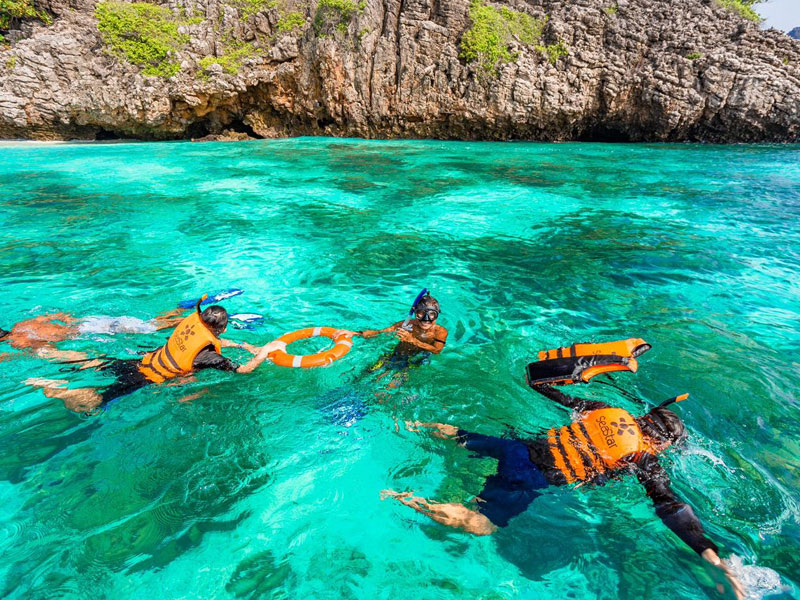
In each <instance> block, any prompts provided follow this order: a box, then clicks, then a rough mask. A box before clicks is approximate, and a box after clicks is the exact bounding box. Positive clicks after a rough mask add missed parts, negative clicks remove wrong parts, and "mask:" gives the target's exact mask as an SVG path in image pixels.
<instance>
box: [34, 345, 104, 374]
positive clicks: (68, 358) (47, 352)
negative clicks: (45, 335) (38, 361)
mask: <svg viewBox="0 0 800 600" xmlns="http://www.w3.org/2000/svg"><path fill="white" fill-rule="evenodd" d="M33 354H34V356H38V357H39V358H45V359H47V360H56V361H60V362H80V361H86V362H85V363H84V364H82V365H81V366H80V367H79V368H78V370H79V371H81V370H83V369H95V368H97V367H100V366H103V365H104V364H105V362H104V361H102V360H100V359H97V358H95V359H92V360H89V355H88V354H86V353H85V352H77V351H75V350H58V349H56V347H55V346H50V345H47V346H42V347H41V348H37V349H36V350H34V351H33Z"/></svg>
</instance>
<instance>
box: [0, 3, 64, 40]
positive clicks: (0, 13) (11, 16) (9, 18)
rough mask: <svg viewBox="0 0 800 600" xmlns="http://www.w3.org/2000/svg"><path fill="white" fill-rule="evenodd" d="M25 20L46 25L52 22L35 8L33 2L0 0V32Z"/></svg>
mask: <svg viewBox="0 0 800 600" xmlns="http://www.w3.org/2000/svg"><path fill="white" fill-rule="evenodd" d="M25 19H36V20H39V21H42V22H43V23H45V24H47V25H50V23H52V22H53V20H52V19H51V18H50V15H49V14H47V13H46V12H45V11H44V10H42V9H39V8H36V6H35V5H34V2H33V0H0V31H8V30H9V29H11V28H12V27H13V26H14V25H16V24H18V23H19V22H20V21H24V20H25ZM3 39H4V38H3Z"/></svg>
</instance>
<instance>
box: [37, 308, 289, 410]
mask: <svg viewBox="0 0 800 600" xmlns="http://www.w3.org/2000/svg"><path fill="white" fill-rule="evenodd" d="M204 298H205V296H204ZM201 301H202V299H201ZM227 326H228V312H227V311H226V310H225V309H224V308H223V307H222V306H218V305H214V306H209V307H208V308H206V309H205V310H204V311H203V312H202V313H201V312H200V301H198V302H197V306H196V310H195V311H194V312H193V313H192V314H191V315H189V316H188V317H185V318H184V319H182V320H181V321H180V323H178V326H177V327H176V328H175V331H173V332H172V335H171V336H170V337H169V340H167V343H166V344H164V345H163V346H161V347H160V348H158V349H156V350H153V351H151V352H148V353H147V354H145V355H144V357H143V358H142V359H141V360H140V359H130V360H125V359H111V360H110V361H105V362H103V363H101V364H99V365H97V366H95V367H94V368H96V369H97V370H99V371H101V372H107V373H110V374H111V375H114V376H115V377H116V381H115V382H114V383H112V384H110V385H108V386H106V387H105V388H99V389H97V388H77V389H68V388H64V387H62V386H63V385H64V384H66V383H67V382H66V381H64V380H52V379H38V378H31V379H28V380H27V381H26V383H27V384H28V385H32V386H35V387H41V388H43V391H44V395H45V396H47V397H48V398H58V399H60V400H63V402H64V406H66V407H67V408H68V409H70V410H73V411H75V412H90V411H94V410H96V409H98V408H100V407H102V406H104V405H105V404H107V403H109V402H111V401H112V400H115V399H117V398H120V397H122V396H126V395H128V394H131V393H133V392H135V391H136V390H138V389H141V388H143V387H145V386H147V385H150V384H151V383H164V382H166V381H170V380H173V379H177V378H181V377H187V376H189V375H191V374H192V373H193V372H195V371H199V370H202V369H218V370H221V371H235V372H236V373H250V372H251V371H253V370H255V369H256V367H258V366H259V365H260V364H261V363H263V362H264V361H265V360H266V359H267V357H268V355H269V354H270V353H272V352H274V351H275V350H278V349H282V348H283V347H284V344H283V343H281V342H271V343H269V344H267V345H266V346H263V347H261V348H258V347H256V346H252V345H251V344H246V343H242V344H239V343H236V342H232V341H229V340H222V339H220V337H219V336H220V335H222V334H223V333H224V332H225V330H226V329H227ZM235 347H238V348H243V349H245V350H247V351H248V352H250V353H251V354H253V358H252V359H250V360H249V361H248V362H247V363H246V364H244V365H240V364H238V363H236V362H234V361H232V360H231V359H229V358H226V357H224V356H222V353H221V350H222V348H235Z"/></svg>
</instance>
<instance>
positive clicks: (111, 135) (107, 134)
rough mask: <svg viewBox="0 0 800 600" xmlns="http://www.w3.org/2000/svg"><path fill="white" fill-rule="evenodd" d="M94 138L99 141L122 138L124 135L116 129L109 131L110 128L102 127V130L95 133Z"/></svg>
mask: <svg viewBox="0 0 800 600" xmlns="http://www.w3.org/2000/svg"><path fill="white" fill-rule="evenodd" d="M94 139H95V141H97V142H108V141H111V140H121V139H122V136H121V135H119V134H118V133H116V132H114V131H109V130H108V129H101V130H100V131H98V132H97V133H95V134H94Z"/></svg>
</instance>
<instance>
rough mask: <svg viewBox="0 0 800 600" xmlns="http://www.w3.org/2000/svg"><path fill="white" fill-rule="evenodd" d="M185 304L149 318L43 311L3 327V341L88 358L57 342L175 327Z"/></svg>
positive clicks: (55, 356)
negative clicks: (58, 344) (60, 345)
mask: <svg viewBox="0 0 800 600" xmlns="http://www.w3.org/2000/svg"><path fill="white" fill-rule="evenodd" d="M185 312H186V309H184V308H176V309H173V310H170V311H167V312H165V313H163V314H160V315H158V316H157V317H155V318H154V319H151V320H149V321H143V320H141V319H137V318H135V317H86V318H83V319H77V318H75V317H73V316H72V315H70V314H68V313H64V312H60V313H50V314H46V315H40V316H38V317H34V318H32V319H26V320H24V321H20V322H19V323H16V324H15V325H14V326H13V327H12V328H11V330H10V331H6V330H5V329H0V342H7V343H8V345H9V346H11V347H12V348H14V349H15V350H22V351H23V352H27V353H30V354H32V355H34V356H37V357H39V358H47V359H51V360H63V361H78V360H85V359H86V358H87V355H86V354H84V353H83V352H75V351H70V350H59V349H58V348H57V347H56V344H57V343H59V342H63V341H66V340H72V339H75V338H78V337H80V336H82V335H88V334H115V333H154V332H156V331H160V330H162V329H169V328H171V327H175V326H176V325H177V324H178V323H180V322H181V320H182V319H183V314H184V313H185Z"/></svg>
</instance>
